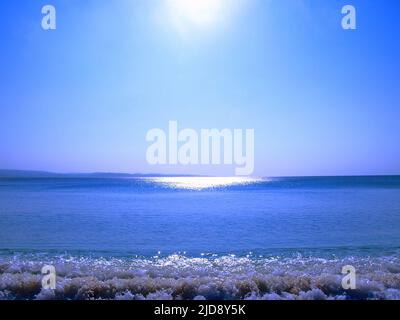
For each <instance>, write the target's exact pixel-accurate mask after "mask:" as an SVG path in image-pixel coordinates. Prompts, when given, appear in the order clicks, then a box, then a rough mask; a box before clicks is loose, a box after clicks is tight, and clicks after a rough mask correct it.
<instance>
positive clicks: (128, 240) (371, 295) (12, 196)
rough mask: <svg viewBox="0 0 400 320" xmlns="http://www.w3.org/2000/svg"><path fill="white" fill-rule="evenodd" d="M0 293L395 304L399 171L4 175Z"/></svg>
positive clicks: (399, 290)
mask: <svg viewBox="0 0 400 320" xmlns="http://www.w3.org/2000/svg"><path fill="white" fill-rule="evenodd" d="M44 265H53V266H54V267H55V269H56V273H57V287H56V289H55V290H46V289H42V287H41V279H42V274H41V268H42V267H43V266H44ZM346 265H351V266H354V268H355V270H356V276H357V277H356V279H357V282H356V284H357V287H356V289H354V290H345V289H343V288H342V285H341V283H342V279H343V275H342V273H341V271H342V267H343V266H346ZM0 299H150V300H155V299H176V300H179V299H235V300H236V299H267V300H268V299H274V300H275V299H400V177H398V176H381V177H306V178H301V177H299V178H297V177H296V178H290V177H288V178H262V179H253V178H209V177H154V178H149V177H147V178H131V177H129V178H128V177H127V178H112V177H110V178H76V177H75V178H63V177H60V178H30V179H28V178H1V179H0Z"/></svg>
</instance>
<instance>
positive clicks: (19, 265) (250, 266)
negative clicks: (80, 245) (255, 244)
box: [0, 254, 400, 300]
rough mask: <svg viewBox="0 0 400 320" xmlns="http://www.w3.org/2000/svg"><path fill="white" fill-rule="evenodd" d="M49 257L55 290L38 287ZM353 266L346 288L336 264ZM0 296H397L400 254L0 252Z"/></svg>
mask: <svg viewBox="0 0 400 320" xmlns="http://www.w3.org/2000/svg"><path fill="white" fill-rule="evenodd" d="M45 264H46V265H47V264H50V265H54V266H55V268H56V272H57V284H56V289H55V290H45V289H42V287H41V279H42V274H41V268H42V267H43V265H45ZM348 264H351V265H353V266H354V267H355V268H356V270H357V288H356V289H355V290H344V289H343V288H342V286H341V281H342V277H343V275H342V274H341V269H342V267H343V266H344V265H348ZM0 299H42V300H54V299H70V300H92V299H107V300H109V299H112V300H114V299H115V300H144V299H147V300H205V299H207V300H210V299H219V300H226V299H233V300H248V299H249V300H250V299H251V300H326V299H396V300H397V299H400V259H399V257H398V256H390V257H363V258H360V257H349V258H341V259H337V258H331V259H321V258H315V257H308V258H306V257H301V256H297V257H293V258H280V257H268V258H260V257H236V256H221V257H218V256H209V257H202V258H191V257H186V256H181V255H170V256H166V257H152V258H133V259H130V258H123V259H122V258H98V257H97V258H94V257H78V256H69V255H60V256H46V255H44V256H37V255H27V254H19V255H12V256H1V257H0Z"/></svg>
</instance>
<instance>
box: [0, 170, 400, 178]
mask: <svg viewBox="0 0 400 320" xmlns="http://www.w3.org/2000/svg"><path fill="white" fill-rule="evenodd" d="M399 176H400V174H375V175H373V174H370V175H368V174H366V175H320V176H312V175H310V176H307V175H298V176H263V177H262V178H328V177H399ZM156 177H213V176H212V175H197V174H162V173H124V172H89V173H58V172H50V171H35V170H8V169H0V179H4V178H32V179H39V178H85V179H89V178H103V179H106V178H110V179H112V178H156Z"/></svg>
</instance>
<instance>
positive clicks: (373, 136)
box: [0, 0, 400, 176]
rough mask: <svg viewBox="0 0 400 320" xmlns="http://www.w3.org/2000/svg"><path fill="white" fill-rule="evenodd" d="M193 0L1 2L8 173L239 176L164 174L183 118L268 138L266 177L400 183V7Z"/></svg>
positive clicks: (258, 146) (187, 123)
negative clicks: (158, 134)
mask: <svg viewBox="0 0 400 320" xmlns="http://www.w3.org/2000/svg"><path fill="white" fill-rule="evenodd" d="M186 1H187V2H190V1H191V2H192V4H191V5H188V4H187V3H185V0H135V1H131V0H116V1H108V0H87V1H78V0H46V1H39V0H20V1H15V0H2V1H1V2H0V40H1V46H0V168H1V169H23V170H46V171H55V172H99V171H101V172H129V173H138V172H141V173H150V172H157V173H169V174H171V173H176V174H210V175H232V174H233V172H234V171H233V167H232V166H223V165H220V166H182V165H165V166H152V165H149V164H148V163H147V161H146V150H147V148H148V146H149V143H148V142H147V141H146V140H145V137H146V133H147V132H148V131H149V130H150V129H153V128H161V129H164V130H167V128H168V122H169V121H171V120H174V121H177V122H178V126H179V129H185V128H193V129H195V130H200V129H207V128H218V129H224V128H230V129H254V132H255V170H254V175H255V176H304V175H307V176H308V175H312V176H315V175H375V174H377V175H379V174H400V139H399V137H400V125H399V119H400V105H399V101H400V80H399V74H400V59H399V56H400V41H399V40H398V39H399V36H400V20H399V19H398V15H399V13H400V2H399V1H397V0H369V1H365V0H364V1H361V0H360V1H359V0H348V1H339V0H330V1H325V0H284V1H283V0H279V1H278V0H186ZM193 1H194V2H193ZM198 1H203V3H200V4H199V2H198ZM46 4H51V5H54V6H55V8H56V10H57V11H56V12H57V16H56V18H57V29H56V30H47V31H45V30H43V29H42V27H41V20H42V18H43V14H42V13H41V9H42V7H43V6H44V5H46ZM346 4H352V5H353V6H355V8H356V10H357V29H356V30H343V29H342V26H341V19H342V17H343V15H342V14H341V9H342V7H343V6H344V5H346Z"/></svg>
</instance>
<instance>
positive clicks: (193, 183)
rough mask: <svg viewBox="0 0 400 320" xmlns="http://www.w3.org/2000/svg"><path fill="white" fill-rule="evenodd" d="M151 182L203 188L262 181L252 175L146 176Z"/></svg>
mask: <svg viewBox="0 0 400 320" xmlns="http://www.w3.org/2000/svg"><path fill="white" fill-rule="evenodd" d="M145 179H146V180H150V181H151V182H154V183H157V184H160V185H163V186H166V187H171V188H175V189H187V190H203V189H212V188H221V187H228V186H234V185H244V184H251V183H256V182H260V181H262V179H259V178H251V177H156V178H145Z"/></svg>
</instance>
